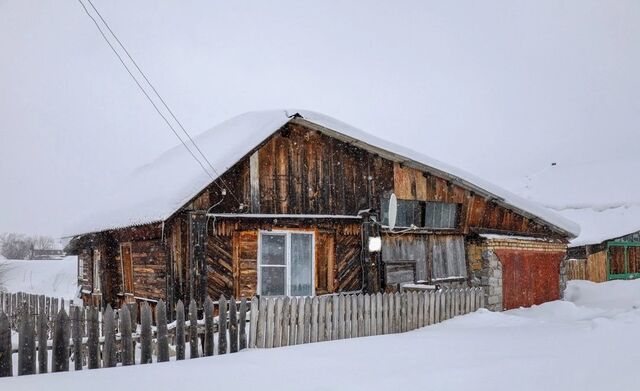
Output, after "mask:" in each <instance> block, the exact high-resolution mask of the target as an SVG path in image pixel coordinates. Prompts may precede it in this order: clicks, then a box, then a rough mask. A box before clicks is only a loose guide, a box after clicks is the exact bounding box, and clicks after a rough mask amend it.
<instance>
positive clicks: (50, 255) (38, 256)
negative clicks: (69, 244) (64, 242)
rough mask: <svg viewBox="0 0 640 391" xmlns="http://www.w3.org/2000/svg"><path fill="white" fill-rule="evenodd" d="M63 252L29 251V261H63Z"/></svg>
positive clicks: (50, 250) (56, 250) (58, 250)
mask: <svg viewBox="0 0 640 391" xmlns="http://www.w3.org/2000/svg"><path fill="white" fill-rule="evenodd" d="M64 256H65V252H64V250H62V249H53V248H52V249H37V248H34V249H31V254H30V255H29V259H31V260H34V261H42V260H51V259H57V260H60V259H63V258H64Z"/></svg>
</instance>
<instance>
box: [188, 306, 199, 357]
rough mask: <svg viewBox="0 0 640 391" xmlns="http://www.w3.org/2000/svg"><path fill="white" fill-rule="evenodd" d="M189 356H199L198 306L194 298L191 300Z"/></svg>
mask: <svg viewBox="0 0 640 391" xmlns="http://www.w3.org/2000/svg"><path fill="white" fill-rule="evenodd" d="M189 358H190V359H191V358H198V307H197V306H196V301H195V300H194V299H191V301H190V302H189Z"/></svg>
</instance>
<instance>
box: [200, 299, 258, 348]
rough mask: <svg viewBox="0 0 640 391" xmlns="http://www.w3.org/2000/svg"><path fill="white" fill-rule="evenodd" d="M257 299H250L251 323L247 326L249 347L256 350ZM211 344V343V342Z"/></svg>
mask: <svg viewBox="0 0 640 391" xmlns="http://www.w3.org/2000/svg"><path fill="white" fill-rule="evenodd" d="M258 303H259V301H258V298H257V297H255V296H254V297H252V298H251V310H250V313H249V317H250V319H251V323H250V324H249V347H250V348H256V347H257V344H256V339H257V337H256V334H257V332H258ZM212 342H213V341H212Z"/></svg>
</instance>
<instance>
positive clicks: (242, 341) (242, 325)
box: [238, 297, 247, 350]
mask: <svg viewBox="0 0 640 391" xmlns="http://www.w3.org/2000/svg"><path fill="white" fill-rule="evenodd" d="M238 326H239V327H238V331H239V334H238V345H239V346H238V347H239V349H240V350H243V349H246V348H247V299H246V298H244V297H243V298H242V300H240V309H239V311H238Z"/></svg>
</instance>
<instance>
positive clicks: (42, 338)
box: [38, 307, 82, 373]
mask: <svg viewBox="0 0 640 391" xmlns="http://www.w3.org/2000/svg"><path fill="white" fill-rule="evenodd" d="M47 320H48V319H47V313H46V312H45V309H44V308H42V307H41V308H40V312H38V373H47V372H48V371H49V349H47V340H48V339H49V338H48V334H49V330H48V327H47ZM74 338H75V335H74ZM74 343H75V342H74ZM75 359H76V369H77V368H78V364H77V362H78V357H75ZM79 362H80V369H82V360H80V361H79Z"/></svg>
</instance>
